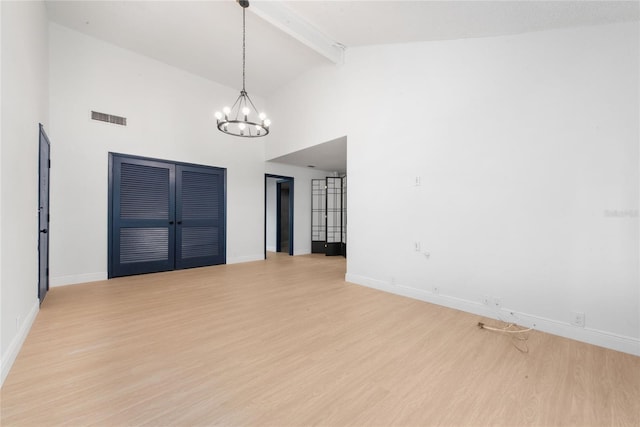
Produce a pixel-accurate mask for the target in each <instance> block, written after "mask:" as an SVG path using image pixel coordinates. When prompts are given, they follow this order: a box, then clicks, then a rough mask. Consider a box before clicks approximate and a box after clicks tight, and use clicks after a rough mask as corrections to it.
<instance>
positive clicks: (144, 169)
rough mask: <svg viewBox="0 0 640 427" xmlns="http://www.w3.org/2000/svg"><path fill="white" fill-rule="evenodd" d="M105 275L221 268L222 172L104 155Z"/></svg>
mask: <svg viewBox="0 0 640 427" xmlns="http://www.w3.org/2000/svg"><path fill="white" fill-rule="evenodd" d="M110 164H111V167H110V172H111V177H110V187H109V202H110V208H109V210H110V212H109V220H110V224H109V237H110V238H109V277H118V276H127V275H132V274H141V273H152V272H158V271H166V270H174V269H181V268H189V267H201V266H205V265H215V264H224V263H225V262H226V251H225V241H226V234H225V194H224V189H225V170H224V169H220V168H213V167H208V166H197V165H187V164H180V163H173V162H166V161H162V160H155V159H145V158H138V157H129V156H124V155H118V154H111V155H110Z"/></svg>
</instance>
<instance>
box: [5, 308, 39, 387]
mask: <svg viewBox="0 0 640 427" xmlns="http://www.w3.org/2000/svg"><path fill="white" fill-rule="evenodd" d="M39 310H40V300H38V299H37V298H36V300H35V302H34V303H33V306H32V307H31V310H29V314H27V317H25V319H24V321H23V322H22V325H20V329H19V330H18V333H17V334H16V335H15V336H14V337H13V340H11V343H10V344H9V347H8V348H7V351H6V352H5V353H4V354H3V355H2V360H0V365H1V366H2V368H1V373H0V375H2V377H0V387H2V384H4V380H5V379H6V378H7V375H9V371H10V370H11V367H12V366H13V362H15V361H16V357H18V353H20V349H21V348H22V344H24V340H25V339H27V335H29V331H30V330H31V325H33V321H34V320H35V319H36V316H37V315H38V311H39Z"/></svg>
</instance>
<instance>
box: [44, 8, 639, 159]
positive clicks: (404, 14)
mask: <svg viewBox="0 0 640 427" xmlns="http://www.w3.org/2000/svg"><path fill="white" fill-rule="evenodd" d="M274 9H275V10H276V12H277V11H280V15H279V16H273V15H272V16H269V14H270V13H272V12H269V10H272V11H273V10H274ZM47 10H48V13H49V18H50V20H51V21H53V22H56V23H58V24H60V25H63V26H66V27H69V28H72V29H74V30H77V31H80V32H82V33H85V34H87V35H90V36H92V37H95V38H98V39H101V40H104V41H106V42H109V43H112V44H115V45H118V46H120V47H123V48H126V49H129V50H132V51H134V52H137V53H140V54H142V55H145V56H148V57H151V58H154V59H156V60H159V61H162V62H164V63H166V64H169V65H172V66H175V67H178V68H181V69H184V70H187V71H189V72H191V73H193V74H196V75H199V76H201V77H204V78H206V79H209V80H212V81H216V82H219V83H222V84H224V85H226V86H230V87H234V88H238V89H240V87H241V85H242V74H241V71H242V56H241V52H242V50H241V48H242V8H241V7H240V6H238V4H237V3H236V2H235V1H234V0H209V1H182V0H179V1H57V0H49V1H47ZM248 11H249V13H247V14H246V19H247V77H246V78H247V82H246V88H247V91H248V92H249V93H250V94H252V95H255V96H262V97H268V96H269V95H271V94H273V93H274V92H275V91H277V90H278V88H280V87H281V86H283V85H285V84H287V83H288V82H290V81H291V80H293V79H295V78H296V77H297V76H298V75H300V74H301V73H304V72H305V71H307V70H310V69H311V68H313V67H316V66H318V65H321V64H330V63H331V61H330V60H329V59H327V57H326V56H323V55H322V54H321V52H322V51H323V49H317V48H316V49H315V50H314V49H313V48H310V47H309V46H312V47H313V43H311V44H310V43H308V41H309V34H311V35H312V36H313V35H314V34H315V36H316V37H315V39H316V40H321V41H322V40H323V41H325V42H327V46H328V47H329V48H332V47H333V48H334V49H335V47H334V46H331V45H332V44H333V43H334V42H335V43H339V44H342V45H344V46H346V48H347V49H348V48H349V47H354V46H363V45H371V44H385V43H402V42H415V41H431V40H445V39H460V38H474V37H488V36H499V35H509V34H519V33H525V32H530V31H539V30H546V29H555V28H566V27H574V26H584V25H596V24H604V23H613V22H624V21H637V20H640V2H638V1H585V0H582V1H540V0H529V1H509V0H503V1H451V0H450V1H365V0H361V1H335V0H334V1H326V0H325V1H276V0H273V1H268V2H267V1H265V0H252V6H250V7H249V9H248ZM264 11H266V13H265V12H264ZM270 18H273V19H270ZM294 21H295V22H294ZM274 24H275V25H274ZM294 24H295V25H294ZM283 30H284V31H283ZM312 38H313V37H312ZM316 47H317V46H316ZM325 47H326V46H325ZM325 51H326V49H325ZM319 52H320V53H319ZM342 152H344V153H345V154H344V159H342V166H344V169H342V167H341V166H340V165H336V164H335V161H334V159H332V158H331V156H336V155H338V154H337V153H342ZM309 156H311V157H309ZM280 161H282V162H287V163H291V164H296V165H299V166H307V165H309V164H314V165H315V166H316V167H317V168H319V169H323V170H329V171H333V170H336V171H344V170H346V149H345V150H343V149H342V147H341V142H339V141H338V142H336V141H331V142H330V143H329V144H328V145H327V146H326V147H324V148H323V149H318V150H316V151H315V152H307V155H306V156H304V155H302V154H298V155H295V153H293V154H292V155H289V156H284V158H281V159H280Z"/></svg>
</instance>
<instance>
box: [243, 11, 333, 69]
mask: <svg viewBox="0 0 640 427" xmlns="http://www.w3.org/2000/svg"><path fill="white" fill-rule="evenodd" d="M249 10H250V11H252V12H253V13H255V14H256V15H257V16H259V17H260V18H262V19H264V20H265V21H267V22H268V23H270V24H271V25H273V26H275V27H276V28H278V29H279V30H280V31H283V32H285V33H287V34H289V35H290V36H291V37H293V38H294V39H296V40H298V41H300V42H301V43H303V44H304V45H306V46H307V47H309V48H311V49H313V50H315V51H316V52H317V53H319V54H320V55H322V56H324V57H325V58H327V59H329V60H330V61H331V62H333V63H334V64H342V63H343V62H344V49H345V47H344V45H342V44H341V43H338V42H336V41H335V40H332V39H330V38H329V37H327V36H326V35H325V34H323V33H322V32H320V31H319V30H318V29H317V28H315V27H314V26H313V25H312V24H310V23H309V22H307V21H306V20H304V19H303V18H302V17H301V16H299V15H297V14H296V13H294V12H293V11H292V10H291V9H289V8H288V7H287V6H285V5H284V3H283V2H281V1H253V2H251V7H250V8H249Z"/></svg>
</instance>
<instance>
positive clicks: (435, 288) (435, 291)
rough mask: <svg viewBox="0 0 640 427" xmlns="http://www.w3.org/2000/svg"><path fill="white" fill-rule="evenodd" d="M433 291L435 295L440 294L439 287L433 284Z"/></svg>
mask: <svg viewBox="0 0 640 427" xmlns="http://www.w3.org/2000/svg"><path fill="white" fill-rule="evenodd" d="M433 293H434V294H436V295H439V294H440V288H439V287H437V286H434V287H433Z"/></svg>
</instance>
